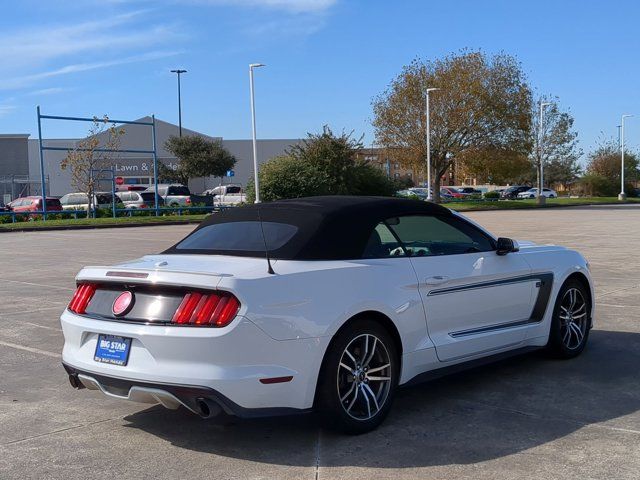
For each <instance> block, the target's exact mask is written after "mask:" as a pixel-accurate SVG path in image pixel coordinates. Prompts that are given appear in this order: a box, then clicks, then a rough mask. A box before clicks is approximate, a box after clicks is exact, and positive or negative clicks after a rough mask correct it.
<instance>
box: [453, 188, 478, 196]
mask: <svg viewBox="0 0 640 480" xmlns="http://www.w3.org/2000/svg"><path fill="white" fill-rule="evenodd" d="M458 193H461V194H462V195H466V196H469V195H482V190H478V189H477V188H473V187H460V188H459V189H458Z"/></svg>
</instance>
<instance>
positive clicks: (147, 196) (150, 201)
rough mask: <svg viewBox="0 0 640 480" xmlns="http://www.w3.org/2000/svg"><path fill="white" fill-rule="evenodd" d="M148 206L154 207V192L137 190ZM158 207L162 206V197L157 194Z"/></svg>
mask: <svg viewBox="0 0 640 480" xmlns="http://www.w3.org/2000/svg"><path fill="white" fill-rule="evenodd" d="M138 194H139V195H140V196H141V197H142V199H143V200H144V203H146V204H147V207H149V208H156V194H155V193H154V192H149V191H144V192H138ZM158 207H164V199H163V198H162V197H161V196H160V195H158Z"/></svg>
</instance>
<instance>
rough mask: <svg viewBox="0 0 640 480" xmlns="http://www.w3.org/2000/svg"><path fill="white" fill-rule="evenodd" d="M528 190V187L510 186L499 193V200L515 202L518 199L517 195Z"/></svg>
mask: <svg viewBox="0 0 640 480" xmlns="http://www.w3.org/2000/svg"><path fill="white" fill-rule="evenodd" d="M530 188H531V187H530V186H528V185H512V186H510V187H508V188H506V189H505V190H504V191H502V193H500V198H501V199H502V200H515V199H516V198H518V194H520V193H522V192H526V191H527V190H529V189H530Z"/></svg>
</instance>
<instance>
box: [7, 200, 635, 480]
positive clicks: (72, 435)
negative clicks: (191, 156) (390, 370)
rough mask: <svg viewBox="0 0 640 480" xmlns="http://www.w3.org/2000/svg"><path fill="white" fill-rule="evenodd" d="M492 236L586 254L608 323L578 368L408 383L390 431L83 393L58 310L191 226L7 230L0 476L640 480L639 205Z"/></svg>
mask: <svg viewBox="0 0 640 480" xmlns="http://www.w3.org/2000/svg"><path fill="white" fill-rule="evenodd" d="M469 217H471V218H473V219H474V220H476V221H478V222H480V223H481V224H483V225H484V226H486V227H487V228H488V229H490V230H491V231H493V232H494V233H496V234H498V235H501V236H510V237H514V238H516V239H529V240H533V241H537V242H541V243H559V244H563V245H567V246H569V247H574V248H577V249H579V250H581V251H582V252H583V253H584V254H585V255H586V256H587V258H588V259H589V261H590V262H591V266H592V272H593V275H594V277H595V281H596V293H597V312H596V327H595V329H594V330H593V331H592V334H591V338H590V344H589V345H588V347H587V349H586V350H585V352H584V354H583V355H582V356H580V357H579V358H577V359H575V360H571V361H553V360H548V359H546V358H545V357H543V356H541V355H539V354H535V353H534V354H529V355H527V356H523V357H518V358H516V359H511V360H509V361H506V362H502V363H500V364H496V365H492V366H490V367H483V368H481V369H476V370H471V371H468V372H465V373H463V374H458V375H455V376H452V377H448V378H444V379H440V380H437V381H434V382H431V383H428V384H423V385H420V386H417V387H413V388H409V389H404V390H402V391H401V392H400V395H399V396H398V398H397V400H396V403H395V405H394V409H393V411H392V413H391V415H390V416H389V418H388V419H387V421H386V423H385V424H384V425H383V426H382V427H381V428H380V429H378V430H377V431H375V432H373V433H370V434H367V435H363V436H359V437H344V436H340V435H336V434H333V433H331V432H327V431H325V430H322V429H321V428H319V427H318V424H317V423H316V421H315V419H314V418H313V417H311V416H304V417H293V418H277V419H263V420H254V421H242V422H235V423H230V424H220V423H215V422H205V421H203V420H201V419H200V418H199V417H196V416H194V415H192V414H189V413H187V412H184V411H178V412H173V411H167V410H164V409H162V408H160V407H157V406H152V407H149V406H145V405H140V404H134V403H128V402H122V401H118V400H114V399H110V398H107V397H105V396H103V395H102V394H99V393H97V392H93V391H88V390H82V391H75V390H73V389H72V388H71V387H70V386H69V383H68V381H67V377H66V374H65V372H64V370H63V369H62V367H61V365H60V351H61V348H62V342H63V341H62V333H61V330H60V328H59V323H58V316H59V314H60V312H61V311H62V310H63V309H64V307H65V305H66V303H67V302H68V300H69V299H70V297H71V295H72V293H73V290H74V276H75V274H76V273H77V271H78V270H79V269H80V268H81V267H82V266H84V265H88V264H93V265H96V264H98V265H99V264H111V263H114V262H118V261H121V260H125V259H129V258H133V257H136V256H140V255H142V254H144V253H153V252H157V251H160V250H161V249H163V248H165V247H167V246H169V245H170V244H171V243H172V242H173V241H174V240H177V239H178V238H179V237H181V236H183V235H184V234H185V233H186V232H188V231H189V230H190V229H191V228H193V226H159V227H144V228H127V229H105V230H83V231H50V232H30V233H0V266H1V269H2V273H1V276H0V300H1V301H0V327H1V328H0V478H1V479H14V478H15V479H27V478H34V479H44V478H56V479H57V478H64V479H67V480H70V479H75V478H82V479H84V478H95V477H98V475H100V476H104V478H127V479H129V478H194V479H195V478H216V479H227V478H237V479H265V478H277V479H285V478H295V479H318V478H319V479H330V478H331V479H337V478H354V479H373V478H380V479H387V478H399V479H400V478H415V479H418V478H420V479H425V478H446V479H507V478H509V479H519V480H520V479H539V478H550V479H634V480H637V479H638V478H640V372H639V370H640V313H639V309H640V296H639V295H638V294H639V293H640V279H639V277H638V272H640V259H639V256H638V251H637V245H638V238H640V208H633V207H631V208H613V207H585V208H575V207H574V208H567V209H553V210H545V211H534V210H523V211H500V212H476V213H470V214H469Z"/></svg>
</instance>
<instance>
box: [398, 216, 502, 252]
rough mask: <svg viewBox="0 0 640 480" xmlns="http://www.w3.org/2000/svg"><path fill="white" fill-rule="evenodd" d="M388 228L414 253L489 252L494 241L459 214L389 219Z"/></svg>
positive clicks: (408, 250) (406, 248) (407, 249)
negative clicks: (458, 216)
mask: <svg viewBox="0 0 640 480" xmlns="http://www.w3.org/2000/svg"><path fill="white" fill-rule="evenodd" d="M387 224H388V225H389V228H391V229H392V230H393V232H394V233H395V234H396V236H397V237H398V238H399V239H400V241H401V242H402V244H403V246H404V248H405V250H406V251H407V253H408V254H409V255H411V256H415V257H423V256H433V255H460V254H463V253H475V252H488V251H491V250H493V249H494V247H493V241H492V240H491V239H490V238H489V237H488V236H487V235H485V234H484V233H482V232H481V231H480V230H478V229H477V228H476V227H474V226H473V225H471V224H469V223H467V222H465V221H464V220H461V219H459V218H456V217H440V216H429V215H411V216H406V217H397V218H392V219H388V220H387Z"/></svg>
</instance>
